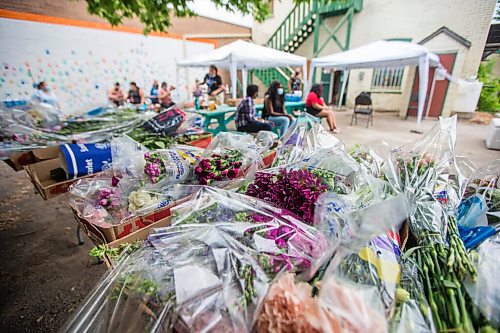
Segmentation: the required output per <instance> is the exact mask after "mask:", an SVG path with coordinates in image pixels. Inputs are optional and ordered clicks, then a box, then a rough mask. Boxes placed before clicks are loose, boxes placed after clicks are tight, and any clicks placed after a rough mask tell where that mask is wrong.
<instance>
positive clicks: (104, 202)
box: [98, 199, 108, 207]
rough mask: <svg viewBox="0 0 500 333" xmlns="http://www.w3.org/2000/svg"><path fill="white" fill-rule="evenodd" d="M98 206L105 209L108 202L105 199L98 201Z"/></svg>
mask: <svg viewBox="0 0 500 333" xmlns="http://www.w3.org/2000/svg"><path fill="white" fill-rule="evenodd" d="M98 204H99V206H102V207H106V206H107V205H108V200H107V199H100V200H99V201H98Z"/></svg>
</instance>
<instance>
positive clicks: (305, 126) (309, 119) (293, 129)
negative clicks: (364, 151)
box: [272, 113, 344, 167]
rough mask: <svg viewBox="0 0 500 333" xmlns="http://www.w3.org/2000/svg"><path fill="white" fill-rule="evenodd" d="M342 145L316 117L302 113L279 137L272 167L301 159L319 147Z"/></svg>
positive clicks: (341, 147) (328, 147)
mask: <svg viewBox="0 0 500 333" xmlns="http://www.w3.org/2000/svg"><path fill="white" fill-rule="evenodd" d="M343 147H344V145H343V143H342V142H341V141H340V140H339V139H337V137H335V136H334V135H333V134H331V133H330V132H328V131H327V130H326V129H324V128H323V126H322V125H321V122H320V121H319V120H318V119H317V118H316V117H313V116H311V115H308V114H306V113H304V114H303V115H301V116H300V117H298V118H297V119H296V120H295V122H294V123H293V124H292V125H291V126H290V127H289V128H288V130H287V131H286V132H285V134H283V136H282V137H281V138H280V140H279V145H278V149H277V153H276V158H275V159H274V162H273V164H272V167H278V166H282V165H287V164H290V163H293V162H297V161H301V160H302V159H303V158H305V157H307V156H308V155H311V154H312V153H314V152H315V151H316V150H319V149H331V148H340V149H343Z"/></svg>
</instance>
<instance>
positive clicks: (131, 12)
mask: <svg viewBox="0 0 500 333" xmlns="http://www.w3.org/2000/svg"><path fill="white" fill-rule="evenodd" d="M85 1H86V2H87V10H88V12H89V13H90V14H92V15H97V16H99V17H100V18H103V19H105V20H106V21H108V22H109V23H110V24H111V25H112V26H118V25H121V24H123V20H124V19H126V18H129V19H133V18H138V19H139V20H140V21H141V22H142V23H143V24H144V33H145V34H147V33H149V32H151V31H158V32H165V31H166V30H167V28H168V27H169V26H170V24H171V23H170V18H171V16H172V15H173V16H177V17H188V16H194V15H196V14H195V13H194V12H193V11H192V10H191V9H190V8H189V7H188V5H189V4H190V3H192V2H193V1H192V0H85ZM211 1H212V2H213V3H214V4H215V5H216V6H217V7H218V8H221V9H225V10H227V11H229V12H241V13H242V14H252V15H253V16H254V17H255V19H256V20H258V21H263V20H264V19H265V18H266V17H267V16H268V15H269V6H268V2H267V1H262V0H211Z"/></svg>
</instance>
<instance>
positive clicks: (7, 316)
mask: <svg viewBox="0 0 500 333" xmlns="http://www.w3.org/2000/svg"><path fill="white" fill-rule="evenodd" d="M336 115H337V120H338V122H339V126H340V128H341V129H342V131H343V133H342V134H340V135H339V137H340V138H341V139H342V140H344V142H345V143H346V145H347V146H348V147H349V146H352V145H354V144H356V143H361V144H371V145H372V146H376V147H382V141H385V142H387V143H388V144H389V146H391V147H394V146H397V145H401V144H404V143H407V142H410V141H413V140H418V139H419V138H421V137H422V135H420V134H415V133H411V132H410V130H411V129H413V128H415V124H416V123H415V121H414V120H407V121H404V120H400V119H398V118H397V117H395V116H394V115H391V114H376V115H375V120H374V123H375V124H374V126H373V127H370V128H368V129H367V128H366V127H365V126H364V122H363V121H360V122H358V126H355V127H349V126H348V124H349V122H350V115H349V114H347V113H337V114H336ZM433 124H435V121H424V123H423V124H422V129H429V128H430V127H432V125H433ZM488 129H489V127H488V126H483V125H474V124H470V123H468V122H467V121H460V122H459V125H458V142H457V149H458V153H459V154H462V155H465V156H468V157H469V158H470V159H471V160H472V161H473V162H474V163H476V164H478V165H481V164H485V163H487V162H488V161H490V160H492V159H494V158H500V152H499V151H491V150H487V149H486V148H485V145H484V138H485V137H486V133H487V131H488ZM67 200H68V197H67V196H66V195H64V196H59V197H57V198H54V199H52V200H50V201H43V200H42V199H41V198H40V196H38V195H36V194H34V193H33V189H32V186H31V183H30V182H29V181H28V180H27V178H26V176H25V175H24V173H23V172H17V173H16V172H14V171H12V170H11V169H10V168H9V167H8V166H7V165H6V164H5V163H0V244H1V247H2V249H1V251H0V262H1V263H2V266H1V269H0V332H53V331H57V330H58V329H59V327H60V326H61V325H62V324H63V323H64V322H65V321H66V320H67V318H68V317H69V316H70V315H71V313H72V312H73V311H74V309H75V307H77V306H78V304H79V303H80V302H81V300H82V299H83V297H85V295H86V294H87V293H88V292H89V291H90V289H91V288H92V287H93V286H94V285H95V284H96V282H97V281H98V279H99V278H100V277H101V276H102V274H103V273H104V271H105V267H104V266H103V265H96V264H95V262H94V261H93V260H91V259H90V258H89V257H88V255H87V254H88V251H89V249H90V242H87V243H86V244H85V245H84V246H79V245H77V240H76V237H75V232H76V228H75V227H76V222H75V221H74V220H73V217H72V215H71V212H70V210H69V207H68V206H67Z"/></svg>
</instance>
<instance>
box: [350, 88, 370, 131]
mask: <svg viewBox="0 0 500 333" xmlns="http://www.w3.org/2000/svg"><path fill="white" fill-rule="evenodd" d="M358 115H365V116H367V122H366V127H367V128H368V126H369V125H370V123H371V124H372V126H373V107H372V99H371V97H370V94H367V93H361V94H359V95H358V96H357V97H356V100H355V103H354V112H353V114H352V118H351V126H352V123H353V122H355V124H356V125H357V124H358Z"/></svg>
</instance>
